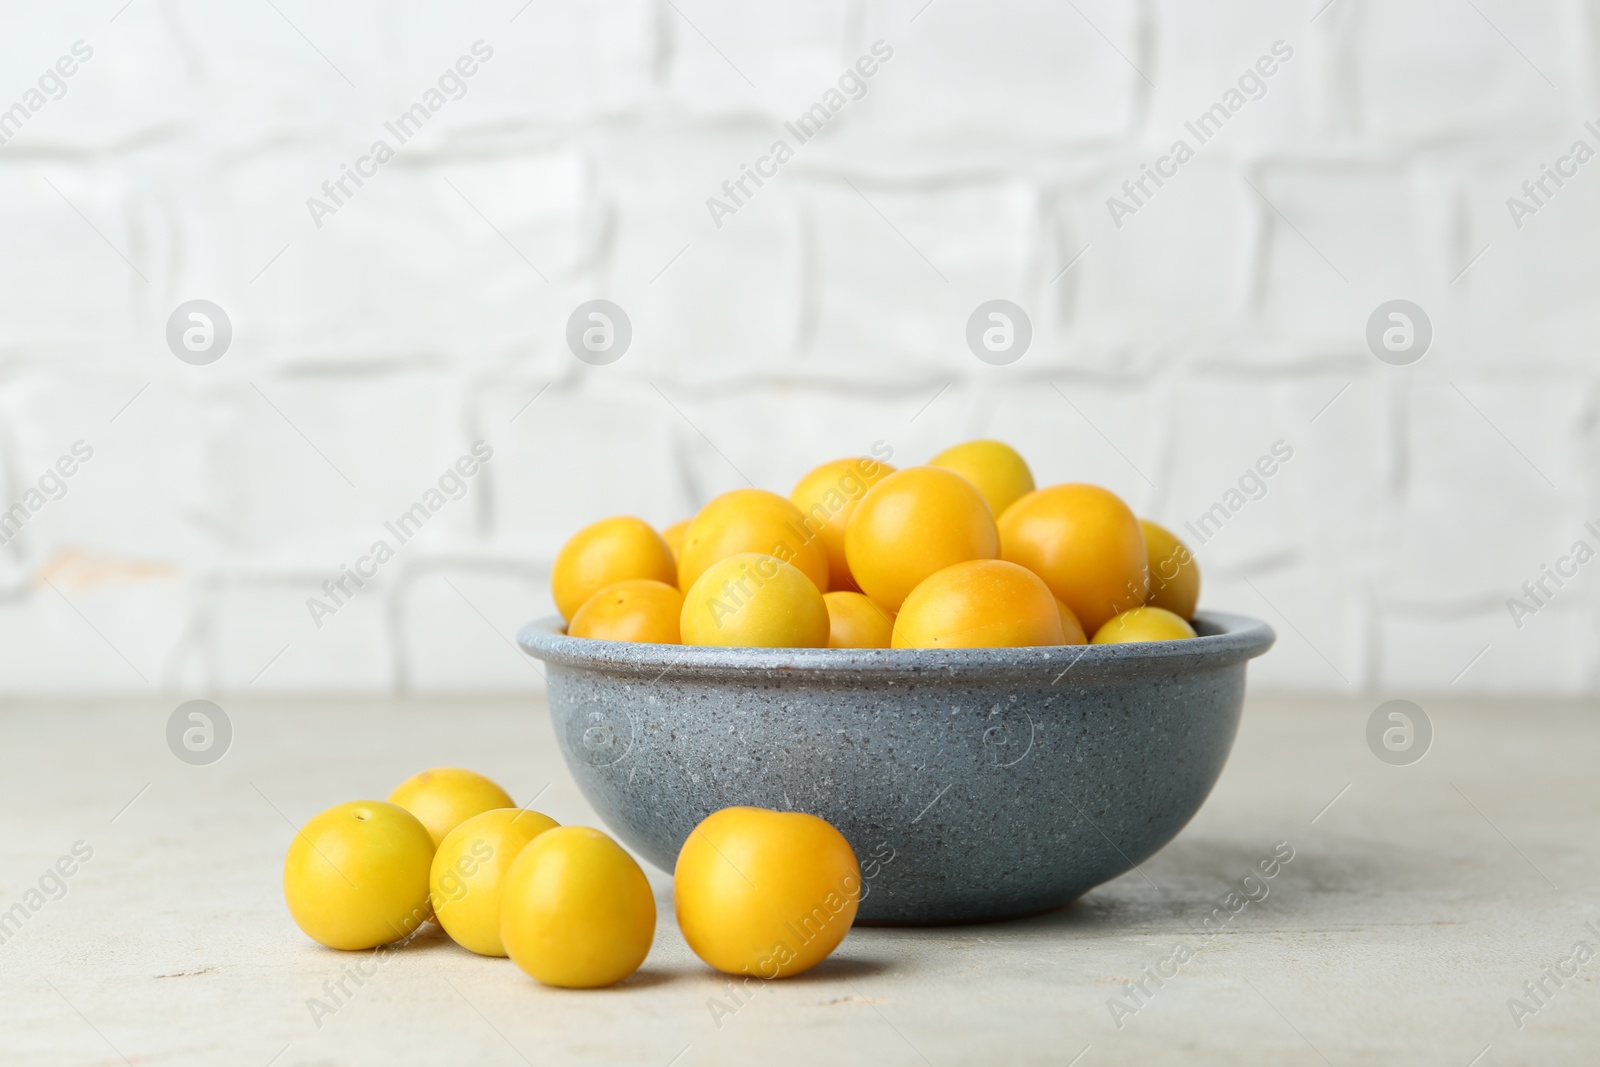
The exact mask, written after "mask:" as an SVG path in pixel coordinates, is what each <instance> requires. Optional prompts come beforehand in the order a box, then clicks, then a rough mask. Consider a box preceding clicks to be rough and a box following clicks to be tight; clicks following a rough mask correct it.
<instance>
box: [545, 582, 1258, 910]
mask: <svg viewBox="0 0 1600 1067" xmlns="http://www.w3.org/2000/svg"><path fill="white" fill-rule="evenodd" d="M1195 629H1196V630H1197V631H1198V632H1199V634H1200V636H1199V637H1198V638H1195V639H1193V640H1187V641H1163V642H1152V643H1145V644H1126V645H1078V646H1058V647H1047V648H983V649H939V650H923V649H917V650H912V649H761V648H705V647H690V646H683V645H653V644H629V643H626V642H618V641H596V640H590V639H585V638H574V637H568V636H566V634H565V633H564V626H563V623H562V621H561V619H559V618H556V617H551V618H546V619H541V620H539V621H537V622H534V623H530V624H528V625H527V626H525V627H523V629H522V631H521V632H520V633H519V634H518V642H519V643H520V644H521V646H522V648H523V649H524V650H525V651H526V652H527V653H528V654H529V655H532V656H535V657H537V658H539V659H541V660H543V661H544V662H545V663H546V665H547V667H548V671H547V677H548V679H549V695H550V714H551V721H552V723H553V724H554V726H555V731H556V740H557V742H558V743H559V744H560V746H561V754H562V756H563V757H564V758H565V759H566V762H567V766H568V767H569V768H570V769H571V771H572V774H573V776H574V777H575V778H576V779H577V781H578V785H579V787H580V788H581V789H582V790H583V793H584V796H585V797H587V798H588V800H589V803H590V804H592V805H593V806H594V808H595V810H596V811H597V812H599V813H600V816H601V818H603V819H604V820H605V822H606V824H607V825H608V826H610V827H611V829H612V830H613V831H615V832H616V834H617V836H618V837H620V838H621V839H622V840H623V841H624V842H626V843H627V844H628V845H630V846H631V847H632V848H634V849H636V850H637V851H638V852H639V853H641V854H642V855H644V856H645V857H646V858H647V859H648V860H649V861H650V862H651V863H654V864H655V865H656V866H658V867H660V868H661V869H662V870H664V871H668V872H670V871H671V870H672V869H673V865H674V864H675V862H676V860H677V856H678V850H679V848H681V847H682V845H683V842H684V840H685V838H687V837H688V836H689V832H690V831H691V830H693V829H694V827H695V825H696V824H698V823H699V822H700V820H702V819H704V818H705V817H706V816H707V815H710V814H711V813H712V812H714V811H718V810H720V809H722V808H726V807H733V806H737V805H749V806H753V807H762V808H772V809H777V810H781V811H804V812H810V813H811V814H813V815H817V816H820V817H822V818H824V819H826V820H827V821H828V822H830V823H832V824H833V825H834V826H836V827H837V828H838V829H839V830H840V831H841V832H842V833H843V834H844V836H845V837H846V838H847V839H848V840H849V842H850V844H851V846H852V847H853V848H854V849H855V852H856V856H857V858H858V860H859V861H860V863H861V876H862V900H861V906H860V910H859V912H858V914H857V921H858V922H861V923H867V924H872V923H878V924H933V923H961V922H979V921H985V920H993V919H1002V918H1009V917H1015V916H1021V915H1028V914H1032V913H1036V912H1040V911H1048V910H1050V909H1052V908H1057V907H1060V906H1062V905H1064V904H1067V903H1070V902H1071V901H1072V900H1074V899H1076V898H1077V897H1079V896H1081V895H1082V894H1083V893H1085V892H1086V891H1088V890H1089V889H1091V888H1093V887H1094V886H1096V885H1099V884H1100V883H1102V882H1105V881H1107V880H1109V879H1111V878H1115V877H1117V876H1118V875H1120V874H1123V873H1125V872H1127V871H1129V870H1131V869H1133V867H1134V866H1135V865H1136V864H1138V863H1140V862H1142V861H1143V860H1145V859H1147V858H1148V857H1150V856H1151V855H1154V854H1155V852H1156V851H1157V850H1159V849H1160V848H1161V847H1162V846H1163V845H1165V844H1166V843H1167V842H1168V841H1170V840H1172V838H1173V837H1175V836H1176V835H1177V833H1178V831H1179V830H1181V829H1183V827H1184V825H1185V824H1187V823H1188V821H1189V820H1190V819H1191V818H1192V817H1193V816H1194V814H1195V812H1196V811H1198V810H1199V808H1200V805H1201V804H1202V803H1203V802H1204V801H1205V799H1206V797H1207V795H1209V794H1210V792H1211V788H1212V786H1213V785H1215V784H1216V781H1217V777H1218V776H1219V775H1220V774H1221V773H1222V767H1223V764H1224V763H1225V762H1226V761H1227V757H1228V751H1229V749H1230V748H1231V747H1232V745H1233V738H1234V735H1235V733H1236V732H1237V729H1238V725H1239V712H1240V709H1241V707H1242V706H1243V703H1244V691H1245V666H1246V663H1247V661H1249V660H1250V659H1252V658H1254V657H1256V656H1259V655H1261V654H1262V653H1264V652H1265V651H1266V650H1267V649H1268V648H1270V647H1271V645H1272V642H1273V640H1274V635H1273V632H1272V629H1271V627H1269V626H1267V625H1266V624H1265V623H1263V622H1259V621H1257V620H1255V619H1251V618H1247V617H1245V616H1242V615H1229V614H1223V613H1219V612H1202V613H1200V614H1199V615H1198V616H1196V618H1195Z"/></svg>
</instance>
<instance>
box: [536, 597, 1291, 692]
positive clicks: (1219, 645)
mask: <svg viewBox="0 0 1600 1067" xmlns="http://www.w3.org/2000/svg"><path fill="white" fill-rule="evenodd" d="M1194 625H1195V629H1196V630H1197V631H1199V633H1200V636H1199V637H1196V638H1193V639H1191V640H1187V641H1149V642H1141V643H1138V644H1125V645H1052V646H1046V647H1032V648H952V649H905V648H893V649H890V648H868V649H858V648H712V647H706V646H692V645H660V644H647V643H642V642H641V643H634V642H627V641H598V640H595V639H593V638H585V637H568V636H567V635H566V632H565V631H566V624H565V622H563V621H562V619H561V617H560V616H558V615H550V616H547V617H545V618H542V619H538V620H536V621H534V622H530V623H528V624H527V625H526V626H524V627H523V628H522V629H521V630H520V631H518V633H517V643H518V644H519V645H521V646H522V649H523V651H524V652H526V653H528V655H530V656H533V657H535V658H537V659H541V660H543V661H545V662H546V663H549V664H551V665H552V666H557V667H574V668H583V669H589V670H594V671H599V672H601V673H605V674H621V675H644V676H650V675H657V676H659V675H660V674H661V673H664V672H667V671H671V672H672V673H673V675H674V676H676V677H677V679H678V680H679V681H682V680H684V676H685V675H687V676H689V677H691V678H700V679H704V680H706V681H712V680H721V679H727V678H731V677H738V676H740V675H757V676H765V677H773V676H778V675H781V676H784V677H788V678H790V679H793V680H796V681H798V680H800V678H803V677H812V678H815V679H816V680H818V681H823V680H830V679H837V678H844V677H848V678H851V679H859V678H861V677H862V676H867V675H870V676H881V677H883V678H885V679H886V680H892V679H893V678H894V677H896V676H900V675H904V676H907V677H908V678H909V677H916V676H925V675H928V674H930V673H941V672H950V673H960V674H962V675H964V676H971V675H974V674H977V675H982V674H986V673H991V672H992V673H994V674H995V675H1011V676H1015V675H1016V674H1017V672H1018V671H1019V670H1022V671H1027V672H1032V671H1036V670H1052V669H1053V670H1057V671H1070V672H1071V673H1073V674H1074V675H1075V676H1077V677H1090V676H1094V677H1104V676H1106V675H1125V676H1134V675H1140V676H1143V675H1148V674H1151V673H1168V672H1181V671H1188V670H1193V669H1205V668H1222V667H1228V666H1231V665H1233V664H1236V663H1241V662H1243V661H1245V660H1249V659H1254V658H1255V657H1256V656H1259V655H1261V654H1262V653H1264V652H1266V651H1267V649H1269V648H1271V647H1272V643H1273V642H1274V641H1275V640H1276V639H1277V635H1276V634H1275V633H1274V632H1273V630H1272V627H1270V626H1268V625H1267V624H1266V623H1264V622H1262V621H1261V620H1259V619H1253V618H1251V617H1249V616H1248V615H1235V614H1232V613H1229V612H1221V611H1202V612H1199V613H1198V614H1196V615H1195V618H1194Z"/></svg>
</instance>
